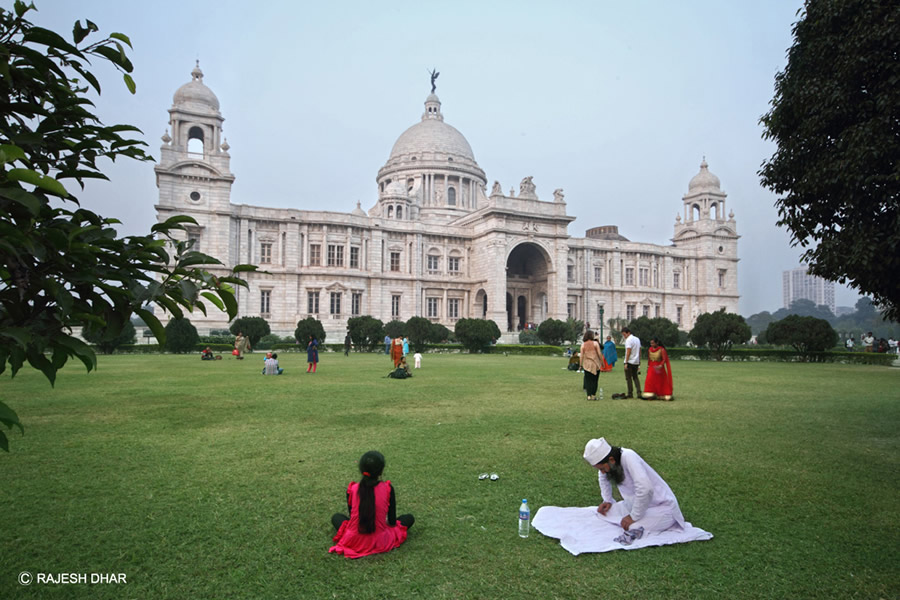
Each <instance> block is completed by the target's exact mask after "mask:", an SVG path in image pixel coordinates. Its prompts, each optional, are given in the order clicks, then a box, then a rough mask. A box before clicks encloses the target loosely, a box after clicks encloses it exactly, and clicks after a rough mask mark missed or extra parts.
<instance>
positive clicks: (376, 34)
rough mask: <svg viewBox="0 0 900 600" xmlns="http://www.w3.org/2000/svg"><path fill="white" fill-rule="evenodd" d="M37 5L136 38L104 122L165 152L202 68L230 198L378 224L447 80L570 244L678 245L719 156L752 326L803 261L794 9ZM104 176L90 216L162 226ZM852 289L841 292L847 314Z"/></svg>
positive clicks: (447, 97)
mask: <svg viewBox="0 0 900 600" xmlns="http://www.w3.org/2000/svg"><path fill="white" fill-rule="evenodd" d="M35 3H36V5H37V8H38V11H39V12H38V13H36V14H35V13H32V15H33V16H32V21H33V22H35V23H37V24H39V25H42V26H45V27H50V28H53V29H55V30H57V31H61V32H65V35H66V37H67V38H69V32H71V29H72V24H73V23H74V21H75V20H76V19H85V18H87V19H90V20H91V21H93V22H95V23H96V24H97V25H99V26H100V31H101V33H110V32H114V31H118V32H122V33H125V34H126V35H128V36H129V37H130V38H131V41H132V43H133V45H134V51H133V52H132V53H131V54H130V56H131V59H132V62H133V63H134V65H135V71H134V74H133V75H134V78H135V80H136V81H137V86H138V91H137V94H136V95H135V96H131V95H130V94H128V93H127V91H126V90H125V86H124V84H123V83H122V81H121V77H120V76H119V75H117V74H116V73H115V72H114V71H112V70H111V69H106V68H104V69H100V70H99V72H100V74H101V84H102V85H103V95H102V96H101V97H100V98H98V99H97V109H98V113H99V115H100V116H101V118H102V119H103V120H104V122H106V123H107V124H112V123H129V124H134V125H137V126H138V127H140V128H141V130H142V131H143V132H144V134H145V138H144V139H145V140H146V141H147V142H148V143H149V144H150V151H151V153H152V154H153V155H154V156H156V157H158V155H159V146H160V143H161V142H160V136H162V134H163V133H164V131H165V129H166V126H167V123H168V113H167V112H166V111H167V110H168V109H169V108H170V107H171V105H172V95H173V94H174V92H175V90H177V89H178V88H179V87H180V86H181V85H182V84H184V83H187V82H188V81H190V72H191V69H192V68H193V67H194V61H195V60H197V59H199V60H200V68H201V69H202V70H203V73H204V83H205V84H206V85H207V86H209V87H210V89H212V90H213V92H215V94H216V95H217V96H218V98H219V102H220V105H221V112H222V115H223V116H224V117H225V126H224V133H225V136H226V138H227V139H228V143H229V145H230V146H231V149H230V150H229V153H230V154H231V170H232V172H233V173H234V174H235V177H236V180H235V183H234V187H233V188H232V197H231V198H232V202H234V203H239V204H254V205H261V206H277V207H295V208H299V209H323V208H326V209H328V210H334V211H340V212H349V211H351V210H353V208H355V206H356V202H357V200H359V201H361V202H362V207H363V208H364V209H365V210H368V209H369V208H371V206H372V205H373V204H374V203H375V200H376V192H377V188H376V185H375V176H376V173H377V172H378V169H379V168H380V167H381V166H382V165H383V164H384V163H385V161H386V160H387V158H388V156H389V154H390V151H391V148H392V146H393V144H394V142H395V141H396V139H397V137H399V135H400V134H401V133H402V132H403V131H405V130H406V129H407V128H408V127H409V126H411V125H413V124H415V123H417V122H418V121H419V119H420V117H421V115H422V112H423V110H424V107H423V102H424V100H425V97H426V96H427V95H428V93H429V92H430V81H429V79H430V78H429V75H428V70H429V69H431V68H437V70H438V71H440V73H441V75H440V77H439V78H438V80H437V94H438V96H439V97H440V99H441V102H442V107H441V111H442V112H443V114H444V118H445V121H446V122H447V123H449V124H450V125H453V126H454V127H456V128H457V129H458V130H460V132H462V134H463V135H465V136H466V138H467V139H468V141H469V143H470V144H471V146H472V149H473V151H474V153H475V159H476V160H477V161H478V164H479V165H480V166H481V168H482V169H484V171H485V173H486V174H487V178H488V189H490V186H491V184H492V182H493V181H495V180H498V181H500V183H501V185H502V186H503V190H504V191H507V190H509V189H510V188H513V187H514V188H516V189H518V185H519V182H520V181H521V179H522V178H523V177H525V176H528V175H531V176H533V177H534V183H535V184H536V185H537V193H538V195H539V196H540V197H541V199H543V200H551V199H552V192H553V190H554V189H556V188H563V189H564V190H565V198H566V203H567V210H568V213H569V214H570V215H572V216H575V217H577V220H576V221H575V222H573V223H572V224H571V225H570V226H569V234H570V235H572V236H577V237H582V236H584V234H585V230H587V229H589V228H591V227H595V226H598V225H618V226H619V232H620V233H621V234H622V235H624V236H625V237H627V238H629V239H630V240H633V241H641V242H652V243H656V244H669V243H671V242H670V240H671V237H672V235H673V225H674V223H675V215H676V214H678V213H680V212H681V211H682V200H681V199H682V196H683V195H684V194H685V193H686V192H687V186H688V182H689V181H690V179H691V177H693V176H694V175H695V174H697V172H698V171H699V165H700V161H701V159H702V158H703V157H704V156H705V157H706V160H707V162H708V163H709V169H710V171H711V172H713V173H715V174H716V175H717V176H718V177H719V179H720V180H721V182H722V189H723V190H724V191H725V192H726V193H727V194H728V198H727V201H726V205H727V210H729V211H734V214H735V219H736V222H737V229H738V233H739V234H740V235H741V239H740V241H739V242H738V248H739V250H738V252H739V257H740V259H741V260H740V263H739V265H738V276H739V292H740V294H741V302H740V310H741V313H742V314H744V315H745V316H749V315H750V314H753V313H756V312H759V311H762V310H769V311H775V310H777V309H778V308H780V307H781V302H782V296H781V272H782V271H783V270H785V269H790V268H794V267H796V266H798V259H799V256H800V254H801V252H800V249H798V248H792V247H791V246H790V236H789V234H788V233H786V232H785V231H784V230H782V229H779V228H777V227H776V226H775V221H776V220H777V212H776V210H775V207H774V201H775V196H774V195H773V194H772V193H770V192H769V191H767V190H765V189H763V188H762V187H761V186H760V184H759V177H758V175H757V174H756V173H757V171H758V170H759V167H760V164H761V163H762V161H763V160H765V159H766V158H768V157H769V156H771V154H772V153H773V152H774V145H773V144H771V143H769V142H765V141H763V140H762V138H761V132H762V129H761V127H760V125H759V123H758V121H759V117H760V116H761V115H763V114H764V113H765V112H766V111H767V110H768V108H769V102H770V100H771V98H772V94H773V81H774V76H775V74H776V73H777V72H778V71H779V70H781V69H782V68H783V67H784V64H785V60H786V58H785V57H786V50H787V48H788V47H789V46H790V45H791V42H792V37H791V26H792V24H793V23H794V22H795V21H796V20H797V10H798V8H799V7H800V6H801V4H802V2H801V1H800V0H758V1H755V2H743V1H739V0H734V1H727V0H707V1H701V0H684V1H682V2H670V1H668V0H665V1H663V0H659V1H655V2H651V1H646V0H644V1H640V0H637V1H634V0H633V1H631V2H608V1H606V0H587V1H572V2H566V1H554V2H530V1H523V0H519V1H491V2H485V1H471V2H470V1H465V0H463V1H456V2H452V3H434V2H420V1H417V2H364V1H359V2H340V1H336V2H323V1H319V2H296V1H294V2H287V1H285V2H281V1H269V2H260V3H258V4H257V5H256V6H253V5H252V4H251V3H248V2H231V1H223V0H218V1H216V2H212V1H207V0H181V1H180V2H173V1H171V0H155V1H153V2H131V1H122V0H78V1H73V0H35ZM2 5H3V6H5V7H7V8H8V7H10V6H11V5H12V2H11V1H9V0H2ZM107 173H108V174H109V176H110V178H111V182H102V183H99V184H97V185H91V186H90V187H88V189H87V190H86V191H85V192H81V198H82V200H83V204H84V205H85V206H86V207H88V208H91V209H93V210H96V211H97V212H99V213H100V214H102V215H104V216H109V217H116V218H118V219H120V220H121V221H122V222H123V227H122V228H121V230H122V232H123V233H126V234H142V233H146V232H147V231H149V228H150V226H151V225H152V224H153V223H154V222H155V220H156V217H155V211H154V208H153V206H154V204H155V202H156V200H157V189H156V184H155V179H154V174H153V167H152V165H151V164H144V163H132V164H129V163H128V162H127V161H126V162H121V163H116V164H115V165H111V166H110V168H109V169H108V170H107ZM857 297H858V295H857V294H856V293H855V292H853V291H851V290H848V289H846V288H844V287H840V286H839V287H838V289H837V290H836V300H837V304H838V305H845V306H852V305H853V304H854V303H855V301H856V299H857Z"/></svg>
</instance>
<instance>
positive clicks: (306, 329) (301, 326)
mask: <svg viewBox="0 0 900 600" xmlns="http://www.w3.org/2000/svg"><path fill="white" fill-rule="evenodd" d="M309 336H313V337H314V338H316V340H317V341H318V342H319V346H324V345H325V328H324V327H322V322H321V321H319V320H318V319H314V318H312V317H306V318H305V319H303V320H302V321H299V322H298V323H297V329H295V330H294V339H296V340H297V342H299V343H300V345H302V346H303V349H304V350H306V345H307V344H308V343H309Z"/></svg>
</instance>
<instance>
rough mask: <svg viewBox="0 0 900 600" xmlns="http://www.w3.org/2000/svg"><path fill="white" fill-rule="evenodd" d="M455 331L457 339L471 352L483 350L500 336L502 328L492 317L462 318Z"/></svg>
mask: <svg viewBox="0 0 900 600" xmlns="http://www.w3.org/2000/svg"><path fill="white" fill-rule="evenodd" d="M455 331H456V339H458V340H459V343H460V344H462V345H463V347H465V348H466V349H467V350H468V351H469V352H482V351H484V348H485V347H487V346H490V345H491V343H493V342H494V341H495V340H497V338H499V337H500V328H499V327H497V324H496V323H494V322H493V321H491V320H490V319H460V320H459V321H457V322H456V329H455Z"/></svg>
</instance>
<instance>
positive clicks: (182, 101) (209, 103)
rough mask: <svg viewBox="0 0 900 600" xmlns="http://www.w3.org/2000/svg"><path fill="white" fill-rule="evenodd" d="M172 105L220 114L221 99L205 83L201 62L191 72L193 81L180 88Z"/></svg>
mask: <svg viewBox="0 0 900 600" xmlns="http://www.w3.org/2000/svg"><path fill="white" fill-rule="evenodd" d="M172 104H174V105H175V106H180V107H182V108H193V109H195V110H198V109H199V110H202V111H213V112H216V113H217V112H219V99H218V98H216V95H215V94H213V92H212V90H211V89H209V88H208V87H206V85H204V83H203V71H201V70H200V61H199V60H198V61H197V65H196V66H195V67H194V69H193V70H192V71H191V80H190V81H189V82H187V83H186V84H184V85H183V86H181V87H180V88H178V91H176V92H175V96H173V98H172Z"/></svg>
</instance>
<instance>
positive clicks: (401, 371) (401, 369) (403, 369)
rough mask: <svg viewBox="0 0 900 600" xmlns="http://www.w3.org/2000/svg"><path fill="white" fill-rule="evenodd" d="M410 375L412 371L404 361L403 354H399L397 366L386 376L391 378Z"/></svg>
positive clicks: (401, 377) (403, 377) (402, 377)
mask: <svg viewBox="0 0 900 600" xmlns="http://www.w3.org/2000/svg"><path fill="white" fill-rule="evenodd" d="M412 376H413V374H412V371H410V370H409V363H407V362H406V357H405V356H401V357H400V362H399V363H398V364H397V368H396V369H394V370H393V371H391V372H390V373H388V377H391V378H393V379H406V378H407V377H412Z"/></svg>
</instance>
